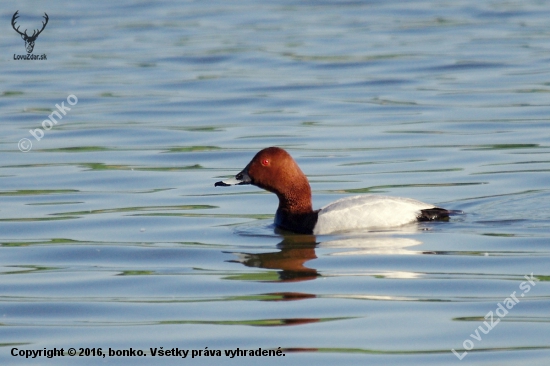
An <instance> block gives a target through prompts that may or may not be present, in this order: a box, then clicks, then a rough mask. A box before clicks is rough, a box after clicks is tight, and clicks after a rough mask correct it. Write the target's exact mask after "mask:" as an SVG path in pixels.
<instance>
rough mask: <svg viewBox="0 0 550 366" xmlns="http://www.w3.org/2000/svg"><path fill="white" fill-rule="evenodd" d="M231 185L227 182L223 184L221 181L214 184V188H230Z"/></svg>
mask: <svg viewBox="0 0 550 366" xmlns="http://www.w3.org/2000/svg"><path fill="white" fill-rule="evenodd" d="M230 185H231V184H227V183H225V182H222V181H221V180H220V181H219V182H216V183H214V187H229V186H230Z"/></svg>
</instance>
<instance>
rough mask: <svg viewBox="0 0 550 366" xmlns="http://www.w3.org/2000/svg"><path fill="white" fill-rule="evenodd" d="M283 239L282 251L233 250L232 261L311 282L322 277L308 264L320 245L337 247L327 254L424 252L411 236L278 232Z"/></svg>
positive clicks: (288, 279) (284, 277) (286, 279)
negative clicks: (333, 237)
mask: <svg viewBox="0 0 550 366" xmlns="http://www.w3.org/2000/svg"><path fill="white" fill-rule="evenodd" d="M277 233H278V234H281V235H283V240H282V241H281V242H280V243H279V244H278V245H277V248H279V249H280V251H278V252H270V253H242V252H241V253H238V252H232V254H234V255H236V256H237V259H234V260H230V261H229V262H235V263H242V264H244V265H245V266H247V267H256V268H265V269H272V270H278V274H279V281H282V282H292V281H308V280H313V279H315V278H317V277H318V276H320V274H319V272H318V271H317V270H316V269H315V268H311V267H308V266H306V265H305V264H306V262H308V261H310V260H312V259H316V258H317V255H316V253H315V249H316V248H320V249H321V248H322V249H335V251H334V252H332V253H328V254H327V255H405V254H407V255H408V254H422V252H420V251H415V250H412V249H411V248H409V247H412V246H416V245H419V244H422V242H421V241H418V240H416V239H410V238H400V237H393V236H387V235H380V234H378V235H364V236H360V237H348V238H346V237H344V238H338V239H336V240H328V241H324V242H317V238H316V237H315V236H314V235H296V234H289V233H287V232H284V231H277Z"/></svg>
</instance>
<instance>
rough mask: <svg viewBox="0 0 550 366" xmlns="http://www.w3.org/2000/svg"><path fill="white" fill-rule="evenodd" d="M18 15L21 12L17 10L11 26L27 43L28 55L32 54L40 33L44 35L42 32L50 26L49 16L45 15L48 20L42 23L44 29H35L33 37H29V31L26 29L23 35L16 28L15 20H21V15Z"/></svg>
mask: <svg viewBox="0 0 550 366" xmlns="http://www.w3.org/2000/svg"><path fill="white" fill-rule="evenodd" d="M17 13H19V10H17V11H16V12H15V14H13V17H12V18H11V26H12V27H13V29H14V30H15V31H16V32H17V33H19V34H20V35H21V38H23V40H24V41H25V48H26V49H27V53H32V50H33V49H34V41H36V38H38V35H39V34H40V33H42V31H43V30H44V28H46V24H48V19H49V18H48V14H46V13H44V19H46V21H45V22H42V29H40V30H38V29H35V30H34V32H33V33H32V36H29V35H28V34H27V30H26V29H25V32H23V33H21V32H20V31H19V27H17V28H15V20H16V19H17V18H19V15H17Z"/></svg>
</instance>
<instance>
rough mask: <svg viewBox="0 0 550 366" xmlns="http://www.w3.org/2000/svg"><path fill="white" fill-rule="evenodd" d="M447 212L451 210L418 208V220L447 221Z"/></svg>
mask: <svg viewBox="0 0 550 366" xmlns="http://www.w3.org/2000/svg"><path fill="white" fill-rule="evenodd" d="M449 214H451V211H449V210H445V209H444V208H439V207H434V208H427V209H425V210H420V215H419V216H418V221H435V220H437V221H449Z"/></svg>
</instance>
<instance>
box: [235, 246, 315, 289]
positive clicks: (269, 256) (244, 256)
mask: <svg viewBox="0 0 550 366" xmlns="http://www.w3.org/2000/svg"><path fill="white" fill-rule="evenodd" d="M316 245H317V242H316V241H315V236H314V235H285V236H284V237H283V240H282V241H281V242H280V243H279V244H278V245H277V248H279V249H280V251H279V252H271V253H257V254H255V253H235V252H233V253H232V254H234V255H236V256H237V259H235V260H230V261H229V262H236V263H242V264H244V265H245V266H247V267H257V268H265V269H274V270H279V272H278V273H279V280H280V281H284V282H292V281H307V280H313V279H315V278H316V277H317V276H319V273H318V272H317V270H315V269H312V268H309V267H306V266H305V265H304V264H305V263H306V262H307V261H309V260H311V259H316V258H317V255H315V246H316Z"/></svg>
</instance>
